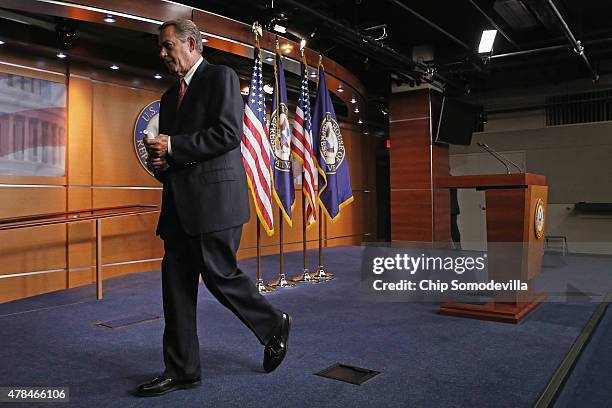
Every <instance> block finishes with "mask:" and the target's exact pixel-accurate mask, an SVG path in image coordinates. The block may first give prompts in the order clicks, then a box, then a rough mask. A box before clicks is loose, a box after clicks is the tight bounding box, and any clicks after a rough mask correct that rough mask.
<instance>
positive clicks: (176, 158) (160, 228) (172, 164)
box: [155, 60, 249, 239]
mask: <svg viewBox="0 0 612 408" xmlns="http://www.w3.org/2000/svg"><path fill="white" fill-rule="evenodd" d="M177 101H178V83H176V84H175V85H173V86H172V87H171V88H170V89H168V90H167V91H166V92H165V93H164V95H163V96H162V98H161V106H160V113H159V132H160V133H165V134H167V135H169V136H170V137H171V141H170V143H171V146H172V156H169V157H168V160H167V161H168V164H169V167H168V169H167V170H165V171H162V172H158V173H156V174H155V176H156V178H157V179H158V180H160V181H161V182H162V183H163V185H164V189H163V196H162V210H161V214H160V218H159V223H158V225H157V234H158V235H161V236H162V238H164V239H165V236H167V235H169V234H171V233H172V231H176V228H177V227H178V223H179V222H180V226H182V227H183V230H184V231H185V232H187V233H188V234H189V235H197V234H202V233H206V232H212V231H220V230H224V229H227V228H230V227H235V226H239V225H242V224H244V223H246V222H247V221H248V220H249V202H248V192H247V188H248V186H247V182H246V175H245V171H244V167H243V164H242V154H241V152H240V141H241V140H242V113H243V101H242V97H241V95H240V86H239V81H238V76H237V75H236V73H235V72H234V71H233V70H232V69H231V68H229V67H226V66H221V65H213V64H210V63H208V62H207V61H206V60H204V61H202V63H201V64H200V66H199V67H198V69H197V70H196V72H195V74H194V76H193V77H192V79H191V82H190V84H189V87H188V88H187V92H186V93H185V96H184V97H183V101H182V103H181V106H180V108H179V109H178V110H177V109H176V106H177ZM177 218H178V219H177Z"/></svg>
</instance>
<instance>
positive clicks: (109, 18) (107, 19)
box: [104, 14, 115, 24]
mask: <svg viewBox="0 0 612 408" xmlns="http://www.w3.org/2000/svg"><path fill="white" fill-rule="evenodd" d="M104 22H105V23H109V24H112V23H114V22H115V18H114V17H113V16H112V15H111V14H107V15H106V17H104Z"/></svg>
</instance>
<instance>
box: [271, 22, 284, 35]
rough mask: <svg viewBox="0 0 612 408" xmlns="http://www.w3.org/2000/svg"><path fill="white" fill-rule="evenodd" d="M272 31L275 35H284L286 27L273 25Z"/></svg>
mask: <svg viewBox="0 0 612 408" xmlns="http://www.w3.org/2000/svg"><path fill="white" fill-rule="evenodd" d="M273 30H274V31H276V32H277V33H281V34H285V33H286V32H287V27H285V26H282V25H280V24H274V28H273Z"/></svg>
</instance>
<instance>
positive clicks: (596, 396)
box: [554, 307, 612, 408]
mask: <svg viewBox="0 0 612 408" xmlns="http://www.w3.org/2000/svg"><path fill="white" fill-rule="evenodd" d="M554 406H555V408H566V407H567V408H570V407H578V406H581V407H601V408H609V407H610V406H612V308H610V307H608V310H607V311H606V313H605V315H604V316H603V318H602V320H601V322H600V323H599V327H598V328H597V330H596V331H595V333H594V334H593V337H592V338H591V340H590V342H589V345H588V346H587V348H586V349H585V350H584V352H583V353H582V355H581V356H580V359H579V360H578V363H577V364H576V366H575V367H574V370H573V371H572V373H571V375H570V377H569V378H568V380H567V382H566V384H565V386H564V387H563V390H562V392H561V394H560V395H559V397H558V399H557V401H556V403H555V405H554Z"/></svg>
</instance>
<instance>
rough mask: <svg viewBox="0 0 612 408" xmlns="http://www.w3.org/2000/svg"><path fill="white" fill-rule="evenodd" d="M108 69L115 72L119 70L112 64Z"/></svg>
mask: <svg viewBox="0 0 612 408" xmlns="http://www.w3.org/2000/svg"><path fill="white" fill-rule="evenodd" d="M110 69H112V70H113V71H116V70H118V69H119V67H118V66H117V65H115V64H113V65H111V66H110Z"/></svg>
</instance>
